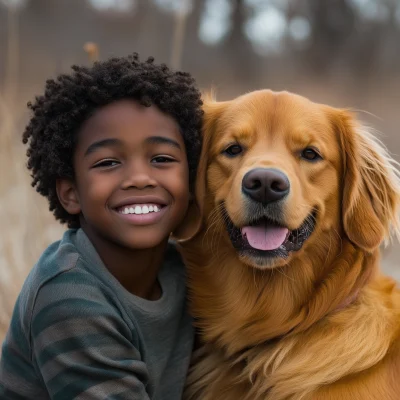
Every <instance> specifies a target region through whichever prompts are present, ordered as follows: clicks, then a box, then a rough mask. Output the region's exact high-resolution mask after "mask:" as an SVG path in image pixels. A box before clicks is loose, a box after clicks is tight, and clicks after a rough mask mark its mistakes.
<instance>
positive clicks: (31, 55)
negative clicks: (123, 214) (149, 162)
mask: <svg viewBox="0 0 400 400" xmlns="http://www.w3.org/2000/svg"><path fill="white" fill-rule="evenodd" d="M135 51H136V52H139V54H140V55H141V57H142V58H146V57H148V56H150V55H152V56H154V57H155V58H156V61H157V62H166V63H167V64H169V65H171V66H173V67H175V68H180V69H183V70H187V71H189V72H191V73H192V74H193V75H194V77H195V78H196V79H197V81H198V84H199V86H200V87H201V88H202V89H203V90H207V89H210V88H211V87H212V86H213V87H215V88H216V91H217V97H218V98H219V99H221V100H223V99H227V98H231V97H233V96H236V95H239V94H241V93H243V92H246V91H251V90H255V89H259V88H271V89H274V90H289V91H293V92H296V93H299V94H302V95H304V96H307V97H309V98H311V99H312V100H314V101H317V102H324V103H328V104H330V105H332V106H338V107H351V108H353V109H355V110H357V111H358V112H359V117H360V118H361V119H362V120H364V121H365V122H366V123H368V124H369V125H372V126H373V127H374V128H376V129H377V130H378V131H379V132H380V133H381V139H382V140H383V142H384V143H385V144H386V145H387V146H388V148H389V150H390V151H391V152H392V154H393V155H394V158H396V159H397V160H398V161H400V156H399V155H398V154H399V153H400V136H399V126H400V68H399V67H400V0H0V202H1V207H0V226H1V229H0V342H1V341H2V339H3V335H4V332H5V330H6V329H7V326H8V323H9V318H10V314H11V312H12V308H13V305H14V302H15V299H16V296H17V294H18V291H19V289H20V287H21V285H22V283H23V281H24V279H25V277H26V275H27V273H28V272H29V270H30V269H31V267H32V266H33V264H34V263H35V262H36V260H37V259H38V257H39V255H40V254H41V252H42V251H43V250H44V249H45V247H46V246H47V245H48V244H49V243H50V242H52V241H54V240H58V239H59V238H60V237H61V235H62V232H63V230H64V228H63V227H62V226H60V225H59V224H58V223H56V222H54V221H53V217H52V214H51V213H50V212H48V210H47V203H46V201H45V200H44V199H42V198H41V197H40V196H39V195H38V194H37V193H36V192H35V190H34V189H32V188H31V186H30V177H29V173H28V172H27V170H26V168H25V162H26V158H25V149H24V148H23V146H22V144H21V134H22V131H23V129H24V126H25V124H26V123H27V119H28V117H29V114H28V112H27V108H26V103H27V101H29V100H31V99H33V98H34V96H35V95H37V94H40V93H42V90H43V87H44V82H45V80H46V79H48V78H50V77H55V76H56V75H57V74H59V73H61V72H67V71H68V70H69V68H70V66H71V65H72V64H87V65H89V64H90V63H91V62H92V61H93V60H94V59H97V58H99V59H105V58H108V57H110V56H122V55H127V54H129V53H132V52H135ZM399 256H400V246H399V245H394V246H392V247H389V248H388V249H385V251H384V253H383V264H384V269H385V270H386V271H387V272H388V273H389V274H391V275H393V276H395V277H397V278H398V279H400V262H399V261H398V259H399Z"/></svg>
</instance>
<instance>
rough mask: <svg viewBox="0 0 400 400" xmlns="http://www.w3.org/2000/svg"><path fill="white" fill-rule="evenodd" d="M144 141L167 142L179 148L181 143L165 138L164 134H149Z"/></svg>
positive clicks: (153, 142)
mask: <svg viewBox="0 0 400 400" xmlns="http://www.w3.org/2000/svg"><path fill="white" fill-rule="evenodd" d="M146 143H152V144H169V145H171V146H173V147H176V148H177V149H179V150H181V145H180V144H179V143H178V142H177V141H176V140H174V139H170V138H167V137H165V136H150V137H149V138H147V139H146Z"/></svg>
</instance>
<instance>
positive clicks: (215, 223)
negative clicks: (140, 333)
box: [192, 90, 399, 269]
mask: <svg viewBox="0 0 400 400" xmlns="http://www.w3.org/2000/svg"><path fill="white" fill-rule="evenodd" d="M204 110H205V121H204V138H203V139H204V144H203V150H202V156H201V163H200V166H199V174H198V178H197V194H196V195H197V204H198V205H199V207H200V210H201V213H202V216H203V220H204V221H205V222H206V223H205V225H206V226H207V228H208V231H210V230H211V231H212V232H211V233H210V235H214V237H213V239H214V240H215V234H217V236H219V237H220V238H222V239H223V240H227V241H229V242H230V244H231V245H232V246H233V247H234V249H235V250H236V252H237V254H238V256H239V258H240V259H241V261H243V262H244V263H246V264H248V265H250V266H253V267H256V268H261V269H265V268H273V267H277V266H282V265H284V264H287V263H288V262H290V260H291V259H293V258H295V257H298V256H299V255H301V253H302V251H304V250H305V249H308V250H309V251H312V246H313V243H315V242H316V241H317V240H319V239H320V238H322V237H324V233H327V232H328V233H332V232H335V234H336V235H339V236H341V235H342V236H346V237H347V239H349V240H350V241H351V242H352V243H353V244H354V246H356V247H359V248H361V249H363V250H365V251H367V252H372V251H374V250H375V249H376V248H377V247H378V246H379V245H380V244H381V242H382V241H383V240H384V239H385V238H388V237H389V236H390V233H391V231H392V230H393V229H392V228H394V230H397V229H398V219H397V217H398V215H397V206H398V203H399V188H398V180H397V177H396V170H395V168H394V167H393V161H392V160H391V159H390V157H389V156H388V154H387V153H386V151H385V150H384V148H383V147H382V146H381V145H380V144H379V142H378V141H377V140H376V139H374V138H373V137H372V136H371V135H370V134H369V133H368V132H367V131H366V130H363V128H362V126H361V125H358V123H357V122H356V120H355V119H354V118H353V116H352V115H351V114H350V113H348V112H347V111H344V110H339V109H334V108H331V107H328V106H324V105H320V104H316V103H313V102H311V101H309V100H307V99H305V98H303V97H300V96H297V95H293V94H290V93H287V92H281V93H275V92H272V91H268V90H261V91H256V92H252V93H249V94H246V95H243V96H241V97H238V98H237V99H235V100H232V101H227V102H217V101H214V100H206V101H205V106H204ZM192 227H193V229H194V230H192V234H194V231H196V232H197V230H198V226H197V225H196V223H195V221H194V220H192ZM204 232H206V231H204Z"/></svg>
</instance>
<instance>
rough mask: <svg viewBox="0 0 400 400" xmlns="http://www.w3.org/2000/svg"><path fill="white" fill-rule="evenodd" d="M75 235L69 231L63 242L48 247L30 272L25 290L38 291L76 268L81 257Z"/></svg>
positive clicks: (59, 241) (72, 231) (65, 234)
mask: <svg viewBox="0 0 400 400" xmlns="http://www.w3.org/2000/svg"><path fill="white" fill-rule="evenodd" d="M75 233H76V231H74V230H68V231H66V232H65V233H64V235H63V237H62V239H61V240H58V241H56V242H54V243H52V244H50V245H49V246H48V247H47V249H46V250H45V251H44V252H43V253H42V255H41V256H40V258H39V260H38V262H37V263H36V264H35V266H34V267H33V268H32V270H31V271H30V273H29V275H28V278H27V279H26V281H25V284H24V287H23V290H37V289H39V288H40V287H41V286H43V285H44V284H46V282H49V281H51V280H52V279H54V278H56V277H57V276H59V275H61V274H63V273H65V272H67V271H71V270H73V269H74V268H76V266H77V265H78V261H79V259H80V257H81V255H80V254H79V252H78V249H77V248H76V246H75V244H74V241H73V236H74V235H75Z"/></svg>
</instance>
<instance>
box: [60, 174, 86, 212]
mask: <svg viewBox="0 0 400 400" xmlns="http://www.w3.org/2000/svg"><path fill="white" fill-rule="evenodd" d="M56 190H57V196H58V200H59V201H60V203H61V205H62V206H63V207H64V210H65V211H66V212H67V213H68V214H71V215H76V214H79V213H80V212H81V205H80V202H79V196H78V192H77V190H76V187H75V184H74V183H73V182H72V180H70V179H66V178H62V179H57V181H56Z"/></svg>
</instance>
